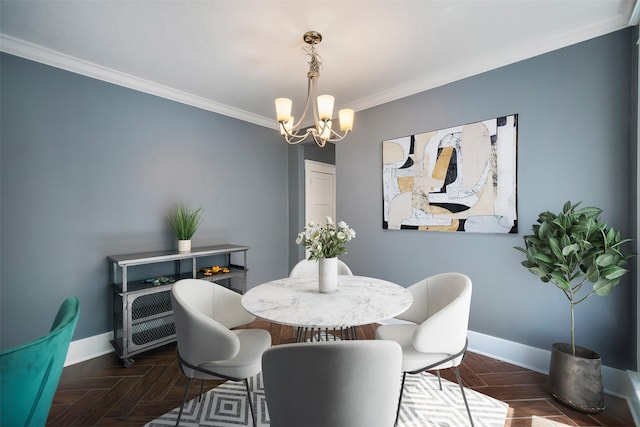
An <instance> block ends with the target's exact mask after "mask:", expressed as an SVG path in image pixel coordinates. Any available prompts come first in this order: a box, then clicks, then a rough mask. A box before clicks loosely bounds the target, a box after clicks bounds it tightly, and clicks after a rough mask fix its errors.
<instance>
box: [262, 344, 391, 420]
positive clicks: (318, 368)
mask: <svg viewBox="0 0 640 427" xmlns="http://www.w3.org/2000/svg"><path fill="white" fill-rule="evenodd" d="M401 365H402V350H401V349H400V346H399V345H398V344H397V343H394V342H391V341H376V340H362V341H330V342H310V343H297V344H283V345H277V346H274V347H271V348H270V349H268V350H267V351H265V352H264V356H263V358H262V376H263V380H264V392H265V398H266V401H267V409H268V411H269V418H270V420H271V425H272V426H274V427H302V426H304V427H391V426H392V425H393V422H394V419H395V412H396V402H397V399H398V396H399V394H400V373H401V369H400V368H401Z"/></svg>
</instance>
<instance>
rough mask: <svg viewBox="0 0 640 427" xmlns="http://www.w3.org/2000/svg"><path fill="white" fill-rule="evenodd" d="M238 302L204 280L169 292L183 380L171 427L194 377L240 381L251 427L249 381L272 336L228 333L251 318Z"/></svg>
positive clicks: (260, 332)
mask: <svg viewBox="0 0 640 427" xmlns="http://www.w3.org/2000/svg"><path fill="white" fill-rule="evenodd" d="M240 299H241V296H240V295H239V294H237V293H236V292H233V291H231V290H229V289H227V288H225V287H223V286H220V285H218V284H216V283H212V282H209V281H206V280H199V279H185V280H180V281H178V282H176V283H175V284H174V285H173V287H172V288H171V301H172V304H173V313H174V320H175V325H176V338H177V341H178V351H177V352H178V361H179V362H180V369H181V370H182V372H183V373H184V375H186V376H187V377H188V381H187V386H186V389H185V392H184V397H183V399H182V405H181V406H180V412H179V414H178V419H177V420H176V426H177V425H179V423H180V418H181V416H182V410H183V407H184V403H185V400H186V398H187V394H188V391H189V386H190V385H191V380H192V379H193V378H197V379H201V380H205V379H219V378H223V379H227V380H232V381H244V384H245V388H246V389H247V398H248V400H249V408H250V409H251V418H252V419H253V422H254V425H255V415H254V410H253V403H252V399H251V392H250V390H249V381H248V378H250V377H253V376H254V375H256V374H258V373H259V372H260V370H261V360H262V353H263V352H264V351H265V350H266V349H268V348H269V347H271V335H270V334H269V332H267V331H265V330H261V329H238V330H231V328H235V327H237V326H240V325H245V324H247V323H250V322H252V321H253V320H254V319H255V317H254V316H252V315H251V314H249V313H248V312H247V311H246V310H245V309H244V308H243V307H242V305H241V303H240Z"/></svg>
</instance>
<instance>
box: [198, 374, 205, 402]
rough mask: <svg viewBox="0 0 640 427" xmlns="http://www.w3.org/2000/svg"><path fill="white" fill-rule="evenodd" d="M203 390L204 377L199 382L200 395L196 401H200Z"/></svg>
mask: <svg viewBox="0 0 640 427" xmlns="http://www.w3.org/2000/svg"><path fill="white" fill-rule="evenodd" d="M203 391H204V379H203V380H202V382H201V383H200V396H198V402H202V392H203Z"/></svg>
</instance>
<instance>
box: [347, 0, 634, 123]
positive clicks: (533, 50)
mask: <svg viewBox="0 0 640 427" xmlns="http://www.w3.org/2000/svg"><path fill="white" fill-rule="evenodd" d="M634 14H636V15H637V14H640V11H638V4H636V7H635V9H634ZM636 19H637V18H636ZM628 26H629V19H628V17H627V15H625V14H620V15H618V16H616V17H614V18H609V19H605V20H602V21H600V22H598V23H596V24H593V25H589V26H585V27H582V28H578V29H576V30H574V31H571V32H567V33H563V34H561V35H560V36H558V37H553V38H549V39H546V40H541V41H539V42H537V43H534V44H530V45H525V46H522V47H519V48H517V49H514V50H512V51H511V52H506V53H505V52H501V54H500V55H496V56H494V57H490V58H484V59H483V60H482V61H481V62H470V63H469V64H468V66H467V67H464V68H456V69H453V70H448V71H446V72H443V73H440V74H437V75H430V76H426V77H425V78H421V79H417V80H414V81H412V82H409V83H406V84H403V85H399V86H396V87H394V88H391V89H389V90H387V91H384V92H378V93H376V94H373V95H371V96H367V97H364V98H361V99H359V100H356V101H354V102H351V103H349V105H348V106H346V107H345V108H353V109H354V110H355V111H361V110H364V109H367V108H372V107H375V106H378V105H381V104H385V103H387V102H391V101H395V100H397V99H401V98H404V97H407V96H410V95H414V94H416V93H420V92H424V91H426V90H429V89H433V88H436V87H439V86H443V85H446V84H449V83H453V82H455V81H458V80H462V79H465V78H467V77H471V76H475V75H478V74H481V73H484V72H486V71H490V70H495V69H497V68H500V67H504V66H506V65H509V64H514V63H516V62H520V61H523V60H525V59H529V58H533V57H535V56H538V55H542V54H544V53H548V52H551V51H554V50H557V49H561V48H564V47H567V46H570V45H573V44H577V43H580V42H583V41H585V40H589V39H593V38H595V37H599V36H602V35H605V34H609V33H612V32H614V31H618V30H621V29H623V28H625V27H628Z"/></svg>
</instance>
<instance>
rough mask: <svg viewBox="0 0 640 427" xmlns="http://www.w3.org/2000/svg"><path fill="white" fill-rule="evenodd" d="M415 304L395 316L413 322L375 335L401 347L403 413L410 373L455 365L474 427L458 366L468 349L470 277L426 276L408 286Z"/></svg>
mask: <svg viewBox="0 0 640 427" xmlns="http://www.w3.org/2000/svg"><path fill="white" fill-rule="evenodd" d="M408 289H409V291H410V292H411V293H412V294H413V304H412V305H411V307H409V309H408V310H407V311H405V312H404V313H402V314H401V315H399V316H396V318H398V319H401V320H406V321H408V322H410V323H406V324H392V325H382V326H380V327H378V329H377V330H376V339H380V340H391V341H395V342H397V343H398V344H400V346H401V347H402V372H403V374H402V386H401V391H400V398H399V399H398V408H397V413H396V423H397V417H398V416H399V414H400V406H401V404H402V393H403V389H404V383H405V379H406V376H407V374H418V373H421V372H424V371H431V370H437V374H438V381H439V384H440V389H441V390H442V382H441V380H440V369H445V368H453V369H454V371H455V373H456V378H457V380H458V384H459V386H460V391H461V392H462V398H463V400H464V404H465V406H466V408H467V413H468V414H469V421H470V423H471V426H472V427H473V418H472V417H471V411H470V409H469V404H468V402H467V397H466V395H465V393H464V386H463V384H462V379H461V378H460V372H459V370H458V366H459V365H460V363H462V359H463V358H464V355H465V353H466V350H467V329H468V325H469V311H470V307H471V279H469V277H467V276H466V275H464V274H460V273H442V274H437V275H435V276H431V277H428V278H426V279H423V280H421V281H419V282H417V283H415V284H413V285H411V286H410V287H409V288H408Z"/></svg>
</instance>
